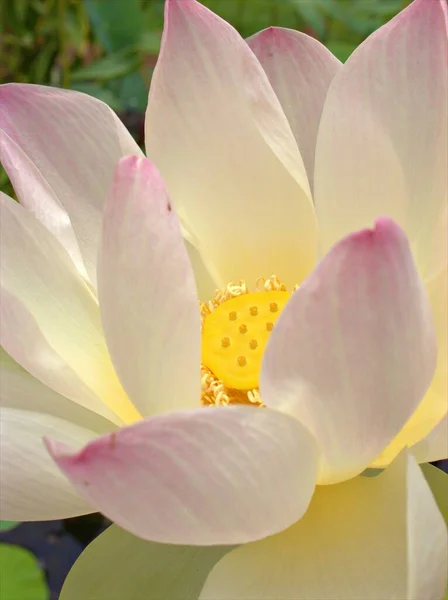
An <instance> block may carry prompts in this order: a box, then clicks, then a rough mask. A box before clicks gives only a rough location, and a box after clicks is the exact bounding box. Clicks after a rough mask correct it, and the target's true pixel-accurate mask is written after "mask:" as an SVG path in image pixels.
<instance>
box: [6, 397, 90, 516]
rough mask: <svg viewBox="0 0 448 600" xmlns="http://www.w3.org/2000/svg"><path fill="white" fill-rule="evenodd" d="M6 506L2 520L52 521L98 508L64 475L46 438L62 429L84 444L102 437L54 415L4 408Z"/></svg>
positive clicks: (67, 437)
mask: <svg viewBox="0 0 448 600" xmlns="http://www.w3.org/2000/svg"><path fill="white" fill-rule="evenodd" d="M0 422H1V427H2V435H1V436H0V480H1V482H2V484H1V485H0V510H1V519H2V520H14V521H47V520H51V519H65V518H68V517H75V516H76V515H83V514H86V513H89V512H94V509H93V508H92V507H91V505H90V504H89V503H87V502H86V501H85V500H84V499H83V498H82V497H81V496H79V495H78V494H77V492H76V491H75V489H74V488H73V487H72V486H71V484H70V483H69V482H68V481H67V480H66V478H65V477H64V476H63V475H62V473H61V472H60V471H59V469H58V468H57V467H56V465H55V464H54V462H53V461H52V459H51V457H50V456H49V455H48V452H47V451H46V449H45V446H44V443H43V441H42V438H43V436H45V435H52V436H53V435H57V436H58V437H59V438H60V439H62V440H64V441H65V442H66V443H67V444H75V445H77V446H81V445H83V444H86V443H87V442H89V441H90V440H92V439H94V438H95V437H96V434H95V433H93V432H92V431H89V430H88V429H85V428H84V427H79V426H78V425H74V424H73V423H69V422H68V421H65V420H64V419H59V418H57V417H53V416H51V415H44V414H39V413H35V412H31V411H28V410H18V409H14V408H3V407H1V408H0Z"/></svg>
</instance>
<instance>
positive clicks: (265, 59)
mask: <svg viewBox="0 0 448 600" xmlns="http://www.w3.org/2000/svg"><path fill="white" fill-rule="evenodd" d="M247 43H248V44H249V47H250V48H251V50H252V51H253V52H254V54H255V56H256V57H257V58H258V60H259V61H260V63H261V66H262V67H263V69H264V70H265V72H266V75H267V76H268V78H269V82H270V84H271V85H272V87H273V89H274V92H275V93H276V95H277V98H278V99H279V100H280V103H281V105H282V108H283V110H284V112H285V115H286V117H287V119H288V122H289V124H290V126H291V129H292V132H293V134H294V137H295V138H296V142H297V145H298V146H299V150H300V154H301V155H302V158H303V163H304V165H305V167H306V172H307V175H308V180H309V182H310V185H311V187H313V180H314V154H315V151H316V139H317V131H318V128H319V123H320V117H321V114H322V109H323V107H324V102H325V97H326V95H327V91H328V87H329V85H330V83H331V81H332V79H333V77H334V76H335V75H336V73H337V72H338V70H339V68H340V67H341V66H342V65H341V63H340V61H339V60H338V59H337V58H336V57H335V56H333V54H332V53H331V52H330V51H329V50H327V48H325V46H324V45H323V44H321V43H320V42H319V41H317V40H315V39H314V38H312V37H310V36H309V35H306V34H305V33H301V32H300V31H294V30H293V29H283V28H280V27H269V29H265V30H264V31H260V32H259V33H257V34H255V35H254V36H252V37H250V38H249V39H248V40H247Z"/></svg>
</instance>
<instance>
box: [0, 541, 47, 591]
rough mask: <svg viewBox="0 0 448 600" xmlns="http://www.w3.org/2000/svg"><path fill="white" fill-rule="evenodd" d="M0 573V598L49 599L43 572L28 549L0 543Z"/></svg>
mask: <svg viewBox="0 0 448 600" xmlns="http://www.w3.org/2000/svg"><path fill="white" fill-rule="evenodd" d="M0 573H1V578H0V598H1V600H49V598H50V592H49V589H48V587H47V584H46V583H45V577H44V573H43V571H42V569H41V568H40V566H39V563H38V561H37V559H36V557H35V556H34V555H33V554H31V552H29V551H28V550H24V549H23V548H19V547H18V546H10V545H9V544H0Z"/></svg>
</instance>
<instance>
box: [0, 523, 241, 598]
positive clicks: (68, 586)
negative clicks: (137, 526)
mask: <svg viewBox="0 0 448 600" xmlns="http://www.w3.org/2000/svg"><path fill="white" fill-rule="evenodd" d="M230 549H231V547H230V546H213V547H204V546H202V547H201V546H171V545H169V544H157V543H155V542H146V541H145V540H142V539H140V538H137V537H135V536H133V535H131V534H130V533H128V532H126V531H123V530H122V529H120V528H119V527H117V526H116V525H111V526H110V527H109V528H108V529H107V530H106V531H105V532H104V533H102V534H101V535H100V536H99V537H97V538H96V539H95V540H94V541H93V542H92V543H91V544H90V545H89V546H88V547H87V548H86V550H85V551H84V552H83V553H82V554H81V556H80V557H79V558H78V560H77V561H76V563H75V564H74V566H73V568H72V570H71V571H70V573H69V574H68V577H67V579H66V581H65V583H64V587H63V588H62V592H61V596H60V600H80V599H81V598H86V599H87V598H89V599H95V600H174V598H175V599H176V600H191V599H192V598H197V597H198V595H199V592H200V590H201V589H202V586H203V584H204V582H205V579H206V577H207V575H208V574H209V572H210V570H211V569H212V567H213V566H214V565H215V564H216V563H217V562H218V560H220V559H221V558H222V557H223V556H224V555H225V554H226V553H227V552H228V551H229V550H230ZM2 600H3V599H2Z"/></svg>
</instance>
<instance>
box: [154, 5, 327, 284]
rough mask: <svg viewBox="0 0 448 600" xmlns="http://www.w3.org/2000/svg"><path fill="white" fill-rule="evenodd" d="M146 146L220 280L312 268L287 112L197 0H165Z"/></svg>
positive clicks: (311, 229) (232, 35)
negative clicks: (163, 23) (285, 113)
mask: <svg viewBox="0 0 448 600" xmlns="http://www.w3.org/2000/svg"><path fill="white" fill-rule="evenodd" d="M146 148H147V153H148V157H149V158H150V159H151V160H152V161H154V163H155V164H156V165H157V167H158V168H159V169H160V172H161V174H162V177H163V179H164V181H165V182H166V185H167V188H168V190H169V192H170V195H171V197H172V199H173V202H174V206H175V208H176V210H177V211H178V214H179V217H180V219H181V221H182V224H183V225H184V227H185V228H186V230H187V231H188V232H189V235H190V236H191V237H192V240H193V243H195V245H196V244H197V248H198V250H199V251H200V252H201V253H202V255H203V257H204V260H205V261H206V263H207V265H208V266H209V268H210V272H211V273H212V274H213V276H214V278H215V280H216V281H217V282H218V284H219V286H221V287H222V286H225V285H227V283H228V282H229V281H232V280H239V279H241V278H243V279H246V280H247V281H251V282H255V281H256V280H257V279H258V278H259V277H260V276H263V275H264V276H267V275H266V274H270V273H276V275H277V276H278V277H280V278H281V279H282V280H283V281H286V282H287V283H289V284H291V285H292V284H295V283H297V282H298V281H301V280H302V279H303V278H304V277H305V276H306V275H307V274H308V273H309V272H310V270H311V269H312V267H313V265H314V261H315V254H316V246H317V238H316V235H317V233H316V224H315V219H314V209H313V206H312V202H311V198H310V189H309V183H308V180H307V176H306V172H305V168H304V166H303V162H302V158H301V156H300V153H299V151H298V148H297V144H296V142H295V140H294V137H293V135H292V132H291V129H290V126H289V124H288V121H287V119H286V117H285V115H284V113H283V111H282V108H281V105H280V103H279V101H278V99H277V97H276V96H275V94H274V92H273V90H272V87H271V86H270V84H269V81H268V78H267V76H266V74H265V72H264V71H263V69H262V67H261V65H260V63H259V62H258V61H257V59H256V58H255V56H254V54H253V53H252V52H251V50H250V48H249V47H248V46H247V44H246V42H245V41H244V40H243V39H242V38H241V36H240V35H239V34H238V33H237V32H236V31H235V29H234V28H233V27H231V26H230V25H229V24H228V23H226V22H225V21H223V20H222V19H220V18H219V17H218V16H217V15H215V14H213V13H212V12H211V11H209V10H208V9H207V8H206V7H205V6H203V5H202V4H200V3H198V2H196V0H169V1H168V2H167V3H166V10H165V29H164V35H163V40H162V48H161V52H160V56H159V60H158V63H157V66H156V69H155V71H154V76H153V79H152V83H151V90H150V93H149V103H148V109H147V113H146Z"/></svg>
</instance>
